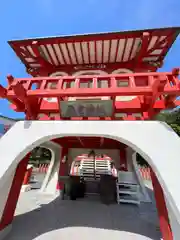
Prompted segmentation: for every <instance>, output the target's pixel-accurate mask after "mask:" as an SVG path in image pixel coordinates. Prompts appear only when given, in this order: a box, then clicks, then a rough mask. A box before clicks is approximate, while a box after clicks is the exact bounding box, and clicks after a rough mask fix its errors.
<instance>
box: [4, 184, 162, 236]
mask: <svg viewBox="0 0 180 240" xmlns="http://www.w3.org/2000/svg"><path fill="white" fill-rule="evenodd" d="M148 185H149V187H151V185H150V184H148ZM149 191H150V194H151V196H152V198H153V194H152V191H151V190H150V189H149ZM92 238H93V239H94V240H100V239H113V240H119V239H126V240H150V239H151V240H152V239H153V240H159V239H160V231H159V227H158V220H157V215H156V208H155V204H154V201H153V202H152V204H149V203H148V204H141V205H140V207H137V206H134V205H116V204H113V205H109V206H106V205H104V204H102V203H100V201H98V199H84V200H78V201H69V200H64V201H60V200H59V199H57V198H56V199H53V198H52V196H48V195H39V194H38V192H37V190H32V191H30V192H27V193H23V194H21V196H20V199H19V202H18V205H17V209H16V217H15V220H14V223H13V229H12V232H11V233H10V235H9V236H8V237H7V238H6V240H49V239H53V240H56V239H58V240H59V239H63V240H71V239H73V240H74V239H83V240H90V239H92Z"/></svg>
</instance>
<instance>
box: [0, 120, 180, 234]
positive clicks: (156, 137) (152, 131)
mask: <svg viewBox="0 0 180 240" xmlns="http://www.w3.org/2000/svg"><path fill="white" fill-rule="evenodd" d="M15 136H18V141H16V143H14V137H15ZM64 136H101V137H102V136H104V137H107V138H111V139H115V140H117V141H120V142H122V143H124V144H126V145H128V146H130V147H131V148H132V149H134V150H135V151H137V152H138V153H140V154H141V155H142V156H143V158H145V160H146V161H147V162H148V163H149V164H150V166H151V167H152V168H153V171H154V172H155V173H156V175H157V178H158V180H159V182H160V184H161V186H162V188H163V192H164V195H165V198H166V201H167V203H168V204H167V205H168V212H170V213H171V214H170V216H174V219H175V222H176V224H178V226H179V228H176V230H177V231H176V234H177V232H178V231H179V230H178V229H180V193H179V191H178V188H179V183H178V179H177V176H179V169H180V161H179V156H180V138H179V137H178V136H177V135H176V133H175V132H174V131H173V130H172V129H171V128H170V127H169V126H168V125H167V124H165V123H162V122H157V121H127V122H126V121H122V122H118V121H53V122H51V121H25V122H23V121H22V122H17V123H16V124H15V125H14V126H13V127H12V128H11V129H10V130H9V131H8V132H7V133H6V134H5V135H4V136H3V137H2V138H1V140H0V157H1V159H3V162H2V163H3V164H2V165H1V168H0V192H3V193H4V194H3V195H1V196H0V218H1V217H2V214H3V211H4V208H5V205H6V201H7V199H8V196H9V192H10V189H11V185H12V181H13V178H14V174H15V170H16V167H17V165H18V163H19V162H20V161H21V159H23V158H24V156H25V155H26V154H27V153H28V152H30V151H31V150H32V149H33V148H35V147H36V146H38V145H40V144H42V143H43V142H46V141H48V140H50V139H54V138H59V137H64ZM7 146H11V151H7ZM170 163H171V165H170ZM170 221H171V226H172V229H173V225H172V224H173V223H174V221H172V220H171V219H170ZM173 231H175V230H174V229H173ZM179 233H180V232H178V234H179ZM178 236H179V235H178Z"/></svg>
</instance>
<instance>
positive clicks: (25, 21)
mask: <svg viewBox="0 0 180 240" xmlns="http://www.w3.org/2000/svg"><path fill="white" fill-rule="evenodd" d="M179 9H180V1H179V0H129V1H120V0H66V1H62V0H31V1H27V0H16V1H10V0H5V1H1V3H0V29H1V37H0V53H1V61H0V83H1V84H2V85H6V80H5V77H6V76H7V74H12V75H13V76H15V77H25V76H27V74H26V72H25V68H24V66H23V65H22V64H21V63H20V61H19V60H18V58H17V57H16V55H15V54H14V52H13V51H12V50H11V48H10V47H9V45H8V44H7V41H8V40H12V39H17V38H18V39H23V38H31V37H43V36H54V35H64V34H77V33H78V34H81V33H94V32H107V31H122V30H134V29H144V28H159V27H172V26H180V18H179ZM179 65H180V39H179V38H178V39H177V41H176V43H175V44H174V46H173V48H172V49H171V51H170V52H169V55H168V57H167V58H166V62H165V64H164V67H163V69H162V70H164V71H170V70H171V69H172V68H173V67H178V66H179ZM0 114H3V115H5V116H8V117H22V116H23V114H18V113H15V112H13V111H12V110H10V108H9V106H8V103H7V102H6V101H5V100H0Z"/></svg>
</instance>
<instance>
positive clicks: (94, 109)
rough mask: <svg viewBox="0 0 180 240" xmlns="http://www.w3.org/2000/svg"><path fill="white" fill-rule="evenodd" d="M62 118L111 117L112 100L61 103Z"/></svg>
mask: <svg viewBox="0 0 180 240" xmlns="http://www.w3.org/2000/svg"><path fill="white" fill-rule="evenodd" d="M60 108H61V116H62V117H65V118H70V117H111V116H112V114H113V101H112V100H76V101H60Z"/></svg>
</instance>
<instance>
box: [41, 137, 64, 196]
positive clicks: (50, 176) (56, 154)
mask: <svg viewBox="0 0 180 240" xmlns="http://www.w3.org/2000/svg"><path fill="white" fill-rule="evenodd" d="M40 147H44V148H47V149H49V150H50V151H51V161H50V164H49V167H48V171H47V173H46V176H45V178H44V180H43V183H42V186H41V189H40V192H46V193H48V194H55V193H56V185H57V182H58V176H59V167H60V154H61V147H60V145H59V144H57V143H55V142H52V141H49V142H45V143H43V144H42V145H40Z"/></svg>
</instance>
